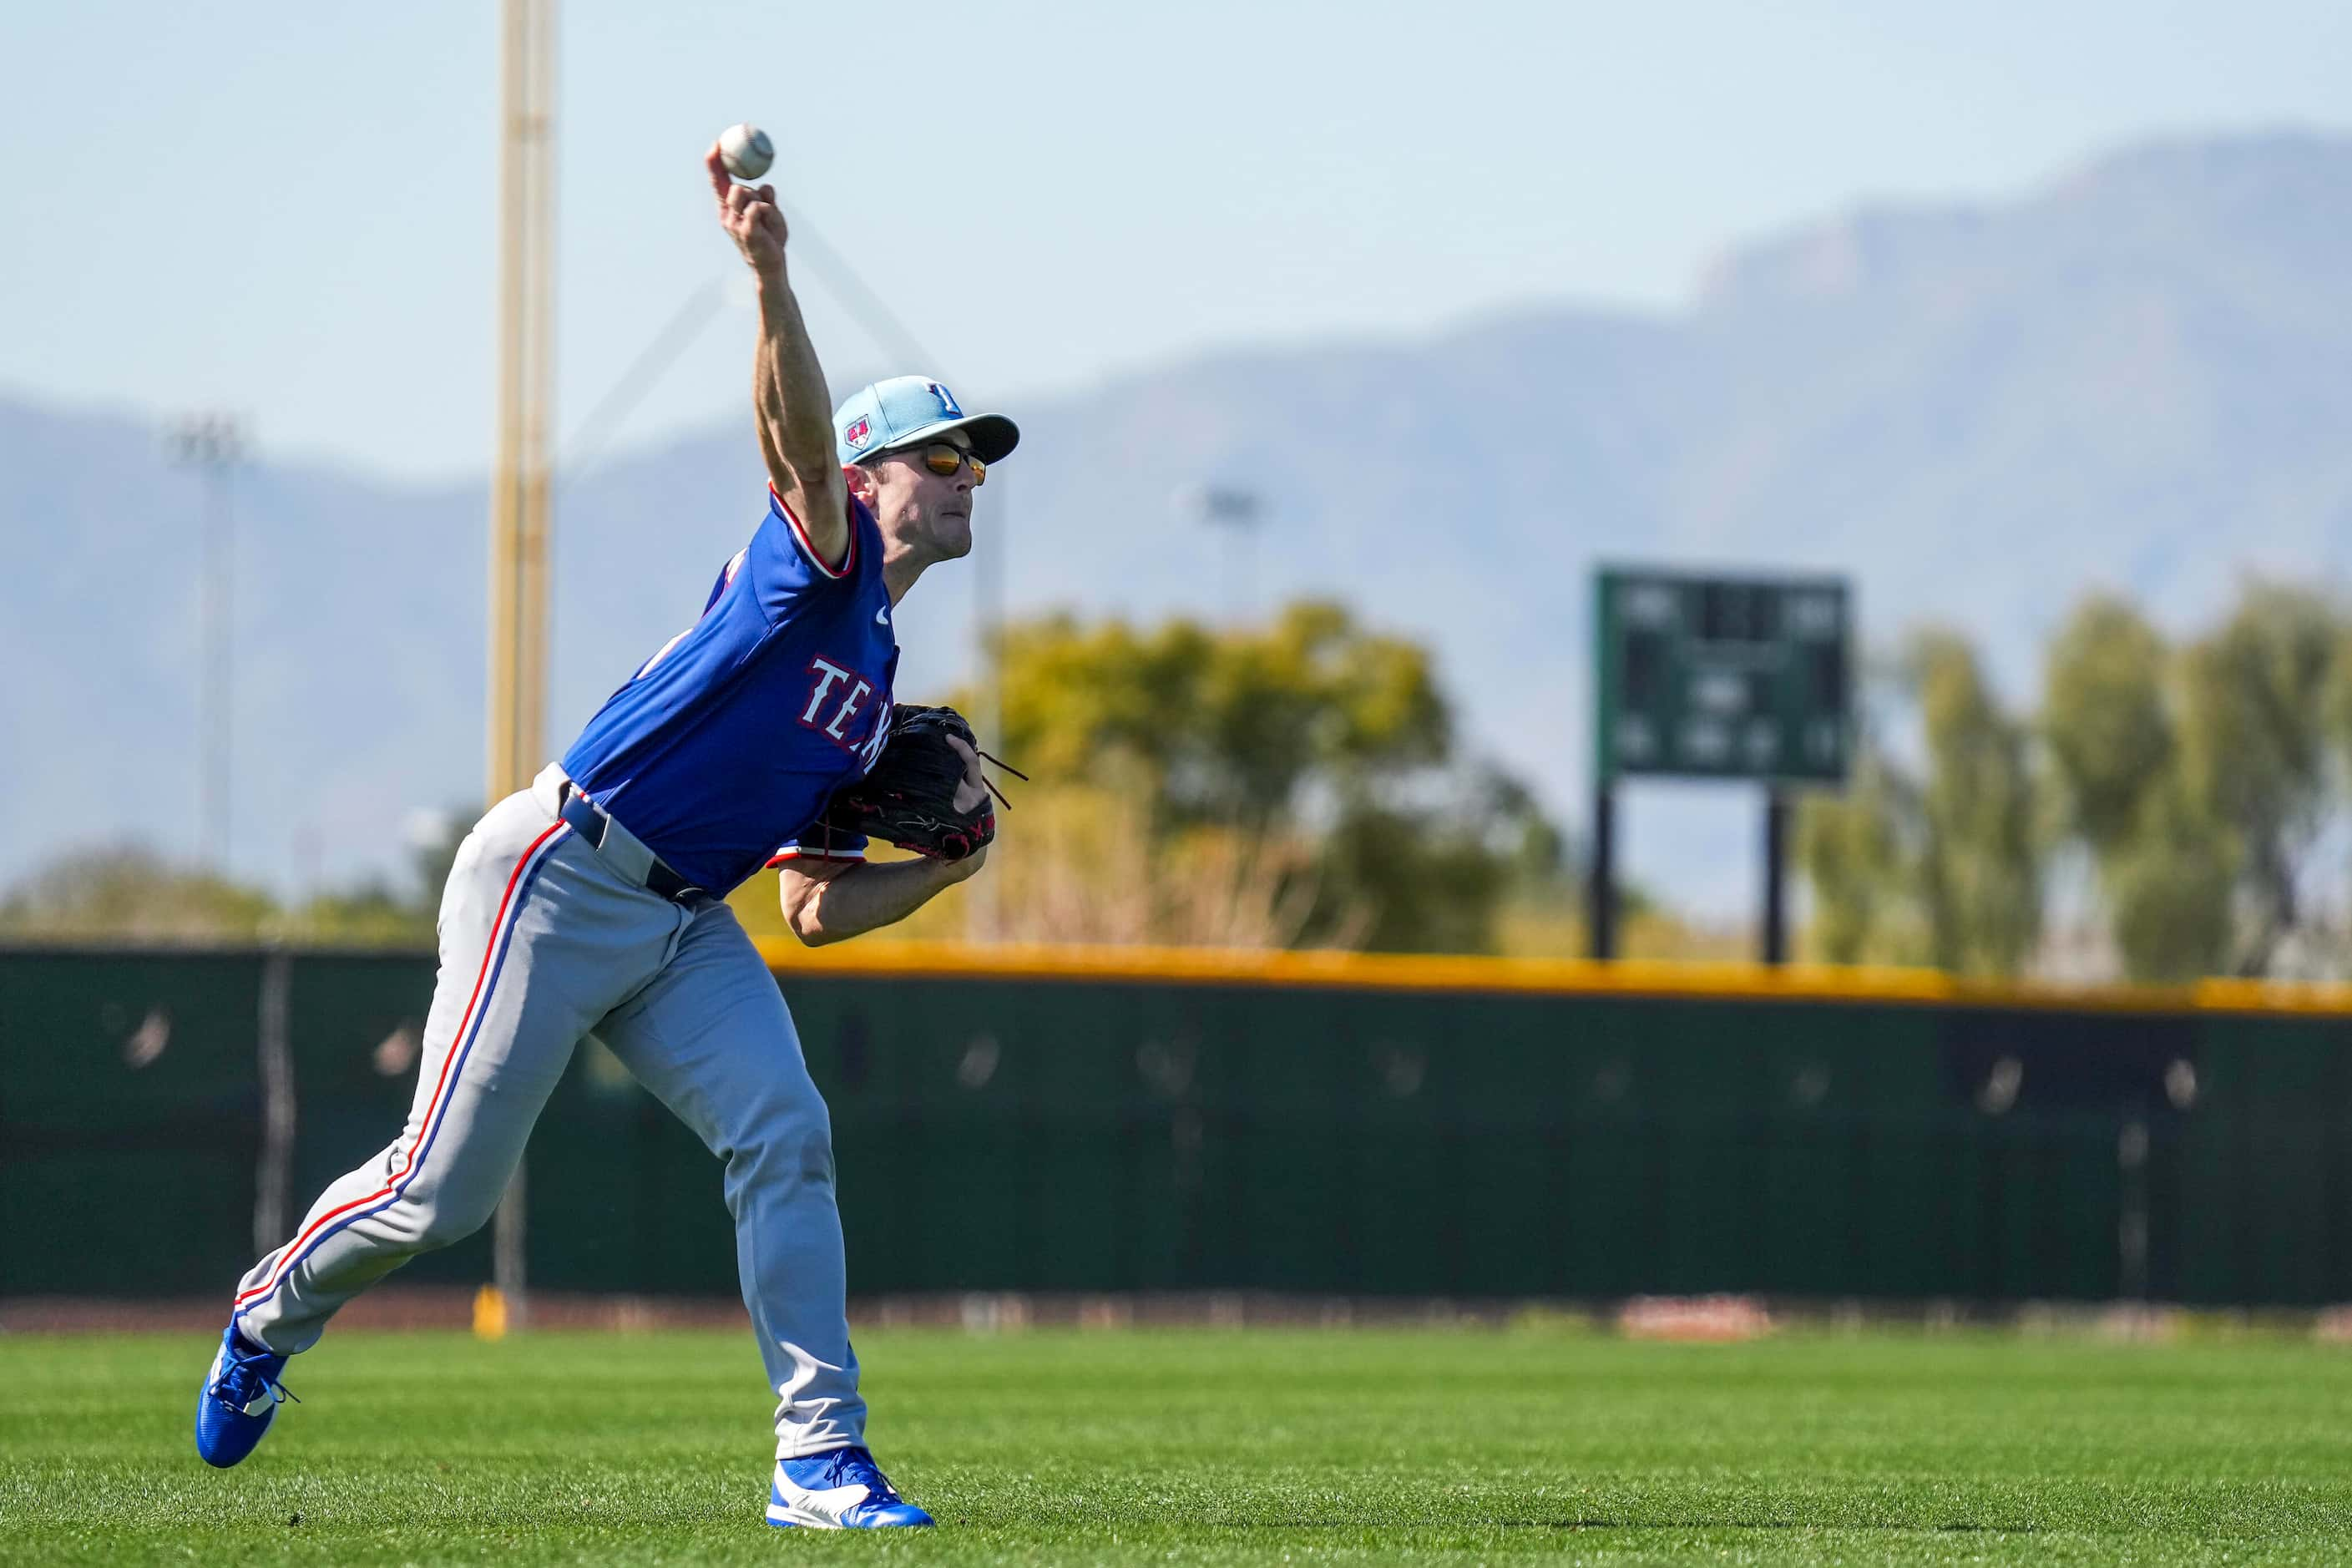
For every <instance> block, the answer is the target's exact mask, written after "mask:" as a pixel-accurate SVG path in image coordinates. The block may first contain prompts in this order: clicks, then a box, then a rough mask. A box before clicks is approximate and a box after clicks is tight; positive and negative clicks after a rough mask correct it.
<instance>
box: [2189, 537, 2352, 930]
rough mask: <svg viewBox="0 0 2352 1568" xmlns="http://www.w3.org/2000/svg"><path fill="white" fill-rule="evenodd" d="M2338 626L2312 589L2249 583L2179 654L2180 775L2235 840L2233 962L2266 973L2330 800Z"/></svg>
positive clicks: (2198, 806) (2294, 919)
mask: <svg viewBox="0 0 2352 1568" xmlns="http://www.w3.org/2000/svg"><path fill="white" fill-rule="evenodd" d="M2343 632H2344V626H2343V621H2342V617H2341V616H2339V614H2338V613H2337V611H2336V606H2335V605H2332V604H2331V603H2329V602H2328V601H2327V600H2326V599H2325V598H2323V597H2321V596H2320V595H2316V594H2314V593H2312V592H2310V591H2308V590H2306V589H2303V588H2297V587H2292V586H2288V585H2285V584H2263V583H2255V584H2249V585H2248V586H2247V587H2246V589H2245V591H2244V592H2243V593H2242V595H2240V597H2239V601H2238V607H2237V609H2236V610H2235V611H2234V612H2233V613H2232V614H2231V616H2230V618H2229V620H2228V621H2226V622H2224V623H2223V624H2222V626H2221V629H2220V630H2219V631H2217V632H2216V633H2214V634H2213V635H2212V636H2211V637H2207V638H2205V639H2203V640H2201V641H2200V642H2198V643H2195V644H2193V645H2192V646H2190V647H2189V649H2188V650H2187V653H2186V655H2185V656H2184V658H2182V660H2181V665H2180V670H2179V680H2180V727H2179V736H2180V764H2181V766H2180V776H2181V783H2182V784H2183V786H2184V787H2185V789H2186V791H2187V794H2188V798H2189V803H2191V805H2192V807H2193V809H2194V810H2195V811H2196V812H2197V813H2198V814H2200V815H2201V816H2203V817H2204V818H2205V819H2206V820H2208V821H2210V822H2211V823H2214V824H2218V825H2219V826H2221V828H2222V829H2223V832H2222V833H2221V834H2218V835H2215V836H2214V837H2215V838H2216V840H2217V844H2221V845H2227V846H2231V847H2234V848H2235V850H2236V855H2235V857H2234V858H2235V860H2236V868H2237V879H2236V882H2237V888H2236V890H2237V894H2238V902H2239V905H2240V907H2241V909H2242V912H2243V916H2244V921H2243V928H2242V931H2239V932H2238V933H2237V936H2236V941H2235V944H2234V945H2235V955H2234V958H2233V960H2232V963H2231V967H2232V968H2233V969H2234V970H2235V971H2236V972H2237V973H2240V974H2250V975H2252V974H2267V973H2271V971H2272V969H2273V965H2274V963H2275V960H2276V958H2277V955H2278V952H2279V946H2280V943H2281V942H2284V940H2285V939H2286V938H2287V937H2288V936H2289V935H2290V934H2291V933H2293V932H2294V931H2296V929H2297V928H2298V927H2299V926H2300V925H2301V924H2302V923H2303V921H2302V899H2301V896H2300V889H2301V886H2302V883H2303V881H2304V879H2305V877H2306V875H2307V874H2308V872H2309V869H2310V866H2309V861H2310V857H2311V852H2312V850H2313V848H2314V847H2315V845H2316V844H2317V842H2318V839H2319V836H2320V832H2321V829H2322V828H2323V827H2324V826H2325V825H2326V820H2327V815H2328V809H2329V805H2330V800H2329V790H2328V786H2329V783H2330V780H2329V776H2328V760H2329V759H2328V738H2327V733H2326V697H2327V692H2328V684H2329V679H2330V677H2331V676H2332V675H2333V673H2334V670H2335V667H2336V650H2337V648H2338V647H2339V645H2340V644H2341V641H2342V638H2343ZM2148 830H2149V831H2151V832H2155V833H2158V834H2159V835H2160V834H2161V832H2162V828H2161V827H2159V826H2158V825H2157V824H2153V823H2152V824H2150V825H2149V829H2148Z"/></svg>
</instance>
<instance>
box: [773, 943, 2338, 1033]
mask: <svg viewBox="0 0 2352 1568" xmlns="http://www.w3.org/2000/svg"><path fill="white" fill-rule="evenodd" d="M759 946H760V952H761V957H763V958H764V959H766V960H767V963H768V966H769V967H770V968H771V969H773V970H774V971H775V972H776V973H778V974H780V975H782V976H783V977H784V978H786V979H790V978H792V977H793V976H794V975H811V976H816V975H824V976H828V977H832V976H839V977H851V976H861V975H863V976H871V977H874V978H877V979H880V978H892V979H911V978H926V979H940V980H947V979H956V980H1104V981H1129V982H1141V983H1146V984H1190V985H1268V986H1320V987H1334V988H1341V989H1349V990H1372V991H1460V992H1486V993H1498V994H1537V995H1554V996H1686V997H1700V998H1719V999H1722V1000H1726V1001H1743V1002H1759V1001H1762V1002H1881V1003H1898V1004H1901V1003H1907V1004H1912V1005H1945V1006H1976V1007H2030V1008H2037V1009H2047V1010H2051V1011H2058V1012H2098V1013H2284V1014H2294V1015H2306V1016H2307V1015H2317V1016H2335V1017H2352V985H2308V984H2286V983H2283V982H2269V981H2256V980H2205V981H2200V982H2199V983H2197V984H2194V985H2101V986H2063V985H2050V984H2032V983H2019V982H2006V981H1982V980H1960V979H1956V978H1954V977H1953V976H1951V975H1948V974H1944V973H1939V972H1937V971H1935V970H1927V969H1838V968H1831V967H1828V966H1824V965H1813V964H1792V965H1790V966H1788V967H1786V968H1780V969H1775V968H1770V967H1768V966H1766V965H1763V964H1753V963H1658V962H1654V961H1636V960H1621V961H1619V962H1617V963H1597V962H1593V961H1591V960H1587V959H1528V958H1473V957H1455V956H1424V955H1419V954H1409V953H1362V952H1260V951H1227V950H1221V949H1215V948H1180V947H1032V946H1019V945H1006V946H973V945H965V944H962V943H957V942H888V941H871V942H844V943H840V944H838V945H835V946H832V947H825V948H815V949H811V948H804V947H802V946H801V945H800V944H799V943H798V942H792V941H789V940H785V939H782V938H762V939H761V940H760V942H759Z"/></svg>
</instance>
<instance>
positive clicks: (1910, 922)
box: [1796, 743, 1928, 964]
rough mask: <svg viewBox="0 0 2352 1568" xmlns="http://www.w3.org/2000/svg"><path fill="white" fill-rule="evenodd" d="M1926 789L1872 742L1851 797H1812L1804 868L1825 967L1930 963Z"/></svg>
mask: <svg viewBox="0 0 2352 1568" xmlns="http://www.w3.org/2000/svg"><path fill="white" fill-rule="evenodd" d="M1918 822H1919V800H1918V786H1917V784H1916V783H1914V782H1913V781H1912V780H1911V779H1909V778H1907V777H1906V776H1905V775H1904V773H1902V771H1901V770H1900V769H1898V768H1897V767H1896V766H1895V763H1893V762H1892V761H1891V760H1890V759H1889V758H1888V757H1887V756H1886V755H1885V752H1882V751H1880V750H1879V748H1878V747H1877V746H1876V745H1875V744H1874V743H1865V745H1864V748H1863V750H1862V752H1861V755H1860V756H1859V757H1858V759H1857V760H1856V762H1855V764H1854V771H1853V780H1852V782H1851V783H1850V784H1847V786H1846V788H1845V791H1844V793H1843V794H1841V795H1829V794H1824V793H1813V794H1808V795H1805V796H1804V797H1803V799H1802V801H1801V803H1800V805H1799V806H1798V810H1797V825H1796V826H1797V834H1796V838H1797V843H1796V862H1797V867H1798V869H1799V871H1800V872H1801V875H1802V876H1803V877H1804V879H1805V881H1806V884H1807V886H1808V888H1809V889H1811V895H1812V921H1811V928H1810V930H1809V931H1808V933H1807V941H1808V943H1809V946H1810V950H1811V951H1810V954H1809V955H1810V956H1811V957H1812V958H1814V959H1816V960H1818V961H1820V962H1822V963H1894V964H1916V963H1927V959H1928V945H1927V931H1926V930H1925V928H1924V926H1923V925H1922V924H1921V922H1920V920H1919V908H1918V900H1917V898H1916V896H1915V888H1916V866H1915V865H1914V860H1915V855H1916V852H1915V850H1914V848H1913V847H1912V844H1911V842H1910V840H1912V839H1913V838H1915V837H1916V833H1917V827H1918Z"/></svg>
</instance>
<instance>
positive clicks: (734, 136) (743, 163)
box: [719, 125, 776, 180]
mask: <svg viewBox="0 0 2352 1568" xmlns="http://www.w3.org/2000/svg"><path fill="white" fill-rule="evenodd" d="M775 161H776V144H775V143H774V142H771V141H769V140H768V133H767V132H764V131H762V130H761V129H760V128H759V127H758V126H756V125H730V126H729V127H728V128H727V129H726V130H725V131H723V132H719V162H720V163H725V164H726V165H727V172H728V173H729V174H732V175H734V176H735V177H736V178H737V179H739V180H756V179H758V178H759V177H760V176H761V175H762V174H766V173H767V172H768V165H769V164H771V163H774V162H775Z"/></svg>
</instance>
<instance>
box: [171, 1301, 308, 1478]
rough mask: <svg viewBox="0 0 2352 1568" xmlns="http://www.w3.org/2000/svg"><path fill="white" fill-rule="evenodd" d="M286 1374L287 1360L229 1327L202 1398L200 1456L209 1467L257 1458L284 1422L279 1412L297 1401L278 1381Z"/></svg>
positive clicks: (198, 1414) (198, 1427)
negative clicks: (270, 1433)
mask: <svg viewBox="0 0 2352 1568" xmlns="http://www.w3.org/2000/svg"><path fill="white" fill-rule="evenodd" d="M285 1370H286V1358H285V1357H284V1356H282V1355H279V1354H278V1353H277V1352H275V1351H270V1350H265V1349H264V1348H262V1347H261V1346H259V1345H257V1344H255V1343H254V1342H252V1341H251V1340H248V1339H247V1338H246V1337H245V1336H244V1335H242V1334H240V1333H238V1332H237V1331H236V1324H234V1323H231V1324H230V1325H229V1326H228V1329H227V1331H226V1332H224V1333H223V1334H222V1335H221V1348H220V1353H219V1354H217V1355H215V1356H214V1357H213V1367H212V1370H211V1371H210V1372H208V1373H205V1388H204V1392H203V1393H202V1394H198V1395H197V1396H196V1452H197V1453H199V1454H201V1455H203V1456H204V1460H205V1464H207V1465H211V1466H214V1467H215V1468H219V1469H224V1470H225V1469H227V1468H229V1467H230V1466H231V1465H234V1464H236V1463H237V1462H238V1461H239V1460H241V1459H243V1458H245V1457H246V1456H247V1454H250V1453H252V1452H253V1450H254V1448H255V1447H257V1445H258V1444H259V1443H260V1442H261V1439H262V1438H263V1437H264V1436H267V1435H268V1431H269V1424H270V1423H271V1422H272V1421H275V1420H277V1419H278V1405H280V1404H282V1403H283V1402H285V1401H286V1400H289V1399H293V1398H294V1396H293V1395H292V1394H289V1393H288V1392H287V1389H286V1385H285V1384H282V1383H280V1382H278V1373H281V1372H284V1371H285ZM296 1403H297V1404H299V1403H300V1401H299V1400H297V1401H296Z"/></svg>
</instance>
